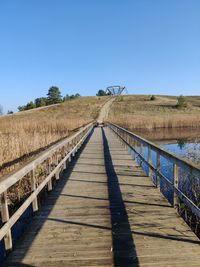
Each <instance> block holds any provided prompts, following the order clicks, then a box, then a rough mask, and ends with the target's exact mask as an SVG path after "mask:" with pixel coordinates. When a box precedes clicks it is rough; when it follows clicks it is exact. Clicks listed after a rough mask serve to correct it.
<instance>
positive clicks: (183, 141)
mask: <svg viewBox="0 0 200 267" xmlns="http://www.w3.org/2000/svg"><path fill="white" fill-rule="evenodd" d="M187 143H188V139H187V138H181V139H177V145H178V146H179V148H180V149H183V148H184V146H185V145H186V144H187Z"/></svg>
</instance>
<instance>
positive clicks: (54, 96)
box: [47, 86, 62, 105]
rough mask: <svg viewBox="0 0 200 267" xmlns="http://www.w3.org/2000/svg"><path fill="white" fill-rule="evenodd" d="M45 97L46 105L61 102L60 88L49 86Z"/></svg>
mask: <svg viewBox="0 0 200 267" xmlns="http://www.w3.org/2000/svg"><path fill="white" fill-rule="evenodd" d="M47 99H48V105H51V104H57V103H61V102H62V95H61V92H60V89H59V88H58V87H56V86H52V87H50V88H49V91H48V94H47Z"/></svg>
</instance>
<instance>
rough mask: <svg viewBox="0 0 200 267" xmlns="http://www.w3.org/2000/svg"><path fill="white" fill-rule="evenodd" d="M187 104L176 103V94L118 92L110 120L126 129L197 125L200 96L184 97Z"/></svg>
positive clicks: (199, 113)
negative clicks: (185, 105) (129, 93)
mask: <svg viewBox="0 0 200 267" xmlns="http://www.w3.org/2000/svg"><path fill="white" fill-rule="evenodd" d="M185 99H186V101H187V107H183V108H178V107H177V97H175V96H155V100H153V101H151V100H150V96H146V95H126V96H120V97H118V98H117V99H116V101H115V102H114V103H113V105H112V107H111V110H110V113H109V120H110V121H112V122H114V123H117V124H119V125H121V126H123V127H126V128H128V129H131V130H133V129H149V130H152V129H155V128H175V127H182V128H185V127H193V128H194V127H195V128H198V127H200V96H188V97H185Z"/></svg>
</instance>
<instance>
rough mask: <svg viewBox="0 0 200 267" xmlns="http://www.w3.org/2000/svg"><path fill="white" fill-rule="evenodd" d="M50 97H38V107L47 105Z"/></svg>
mask: <svg viewBox="0 0 200 267" xmlns="http://www.w3.org/2000/svg"><path fill="white" fill-rule="evenodd" d="M47 102H48V99H47V98H46V97H38V98H36V99H35V105H36V108H39V107H43V106H46V105H47Z"/></svg>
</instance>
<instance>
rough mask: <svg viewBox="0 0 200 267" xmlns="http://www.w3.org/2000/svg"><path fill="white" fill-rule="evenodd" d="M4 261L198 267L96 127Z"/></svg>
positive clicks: (163, 205)
mask: <svg viewBox="0 0 200 267" xmlns="http://www.w3.org/2000/svg"><path fill="white" fill-rule="evenodd" d="M5 266H10V267H11V266H12V267H15V266H27V267H28V266H42V267H45V266H54V267H56V266H68V267H71V266H72V267H73V266H77V267H79V266H88V267H89V266H93V267H97V266H102V267H103V266H104V267H105V266H107V267H108V266H116V267H128V266H130V267H133V266H148V267H149V266H160V267H164V266H168V267H169V266H171V267H172V266H173V267H178V266H179V267H182V266H200V242H199V239H198V238H197V237H196V236H195V235H194V234H193V233H192V231H191V230H190V229H189V227H188V226H187V225H186V223H185V222H184V221H183V220H182V219H181V218H180V217H178V215H177V214H176V212H175V210H174V209H173V208H172V207H171V206H170V205H169V204H168V203H167V201H166V200H165V199H164V197H162V195H161V193H160V192H159V190H158V189H156V188H155V187H153V186H152V183H151V180H150V178H149V177H147V176H145V175H144V173H143V171H142V169H141V168H140V167H138V166H137V165H136V163H135V162H134V161H133V160H132V158H131V156H130V155H129V154H128V153H127V151H126V149H125V148H124V147H123V146H122V145H121V143H120V142H119V140H118V139H117V138H116V136H115V135H114V133H112V132H111V130H109V129H104V130H102V129H101V128H95V130H94V133H93V134H92V136H91V138H90V139H89V141H88V143H87V144H86V145H85V147H83V149H82V150H81V151H80V152H79V153H78V154H77V156H76V158H75V160H74V161H73V162H72V163H71V164H70V166H69V167H68V169H67V171H66V172H65V174H64V177H63V178H62V179H61V180H60V181H59V183H58V184H57V186H56V187H55V189H54V190H53V191H52V192H51V193H50V194H49V195H48V197H47V198H46V201H45V204H44V206H43V208H42V209H41V211H40V212H39V213H38V214H37V215H36V216H35V217H34V219H33V222H32V223H31V225H30V226H29V228H28V230H27V231H26V232H25V234H24V235H23V237H22V238H21V240H20V241H19V242H18V244H17V245H16V247H15V248H14V250H13V251H12V252H11V253H10V255H9V257H8V258H7V261H6V262H5Z"/></svg>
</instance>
